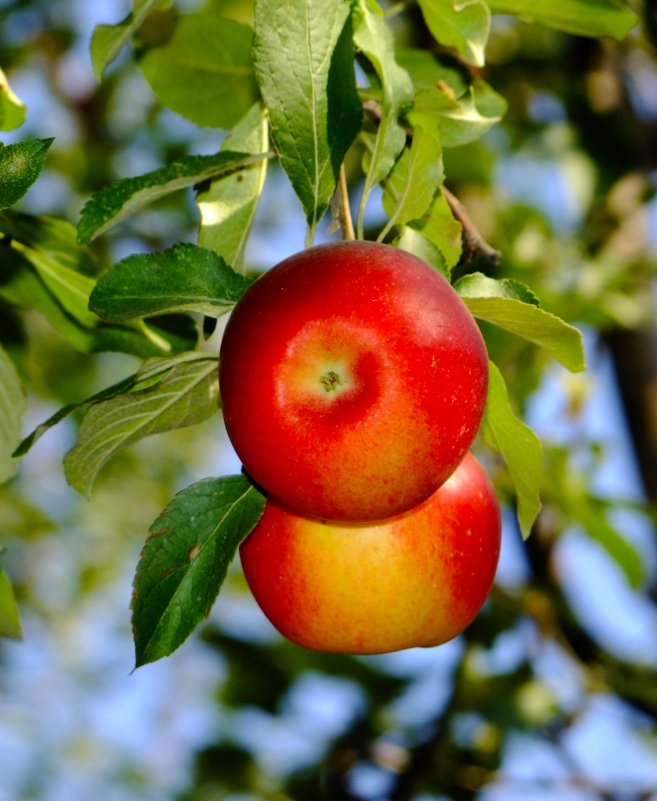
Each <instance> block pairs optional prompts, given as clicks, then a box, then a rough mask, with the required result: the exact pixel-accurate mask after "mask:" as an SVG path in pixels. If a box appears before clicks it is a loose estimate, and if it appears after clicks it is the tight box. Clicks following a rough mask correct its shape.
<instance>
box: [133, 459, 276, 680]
mask: <svg viewBox="0 0 657 801" xmlns="http://www.w3.org/2000/svg"><path fill="white" fill-rule="evenodd" d="M264 506H265V498H264V496H263V495H261V494H260V493H259V492H258V490H256V489H255V487H254V486H253V485H252V484H251V483H250V481H249V480H248V479H247V478H246V477H245V476H243V475H239V476H225V477H223V478H207V479H204V480H202V481H199V482H197V483H196V484H192V485H191V486H189V487H187V488H186V489H184V490H183V491H182V492H180V493H178V495H176V497H175V498H174V499H173V500H172V501H171V503H170V504H169V506H168V507H167V508H166V509H165V510H164V511H163V512H162V514H161V515H160V516H159V517H158V518H157V519H156V520H155V522H154V523H153V524H152V526H151V528H150V531H149V536H148V539H147V540H146V544H145V546H144V550H143V552H142V557H141V560H140V562H139V565H138V567H137V572H136V575H135V580H134V594H133V599H132V624H133V633H134V639H135V651H136V667H139V666H141V665H144V664H146V663H147V662H154V661H155V660H157V659H161V658H162V657H164V656H168V655H169V654H171V653H172V652H173V651H175V650H176V648H178V646H180V645H181V644H182V643H183V642H184V641H185V640H186V639H187V637H188V636H189V635H190V634H191V632H192V631H193V630H194V629H195V628H196V626H198V624H199V623H200V622H201V621H202V620H204V619H205V618H206V617H207V615H208V614H209V612H210V610H211V608H212V606H213V604H214V602H215V600H216V598H217V595H218V593H219V590H220V588H221V585H222V584H223V581H224V579H225V577H226V572H227V570H228V566H229V564H230V563H231V561H232V560H233V558H234V556H235V554H236V552H237V549H238V547H239V545H240V543H241V542H242V541H243V540H244V539H245V538H246V537H247V536H248V534H249V533H250V532H251V531H252V529H253V528H254V526H255V525H256V523H257V522H258V520H259V518H260V516H261V514H262V512H263V509H264Z"/></svg>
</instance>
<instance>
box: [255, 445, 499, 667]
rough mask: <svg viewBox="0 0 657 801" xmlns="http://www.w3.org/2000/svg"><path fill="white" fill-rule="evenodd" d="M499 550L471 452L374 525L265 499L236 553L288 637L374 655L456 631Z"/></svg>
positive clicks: (494, 517) (477, 600)
mask: <svg viewBox="0 0 657 801" xmlns="http://www.w3.org/2000/svg"><path fill="white" fill-rule="evenodd" d="M499 550H500V511H499V506H498V503H497V500H496V498H495V493H494V491H493V487H492V486H491V482H490V480H489V478H488V476H487V474H486V472H485V470H484V469H483V467H482V466H481V465H480V463H479V462H478V461H477V460H476V459H475V458H474V457H473V456H472V455H471V454H468V455H467V456H466V457H465V459H464V460H463V462H462V463H461V464H460V465H459V467H458V469H457V470H456V471H455V472H454V474H453V475H452V476H451V477H450V478H449V479H448V480H447V481H446V482H445V483H444V484H443V485H442V486H441V487H440V489H438V490H437V491H436V492H435V493H434V494H433V495H432V496H431V497H430V498H429V499H428V500H426V501H424V502H423V503H422V504H420V505H419V506H418V507H416V508H415V509H412V510H411V511H410V512H406V513H404V514H400V515H397V516H395V517H393V518H392V519H390V520H386V521H383V522H380V523H375V524H371V525H344V524H335V523H323V522H320V521H318V520H313V519H309V518H304V517H300V516H299V515H296V514H293V513H292V512H289V511H288V510H287V509H285V508H284V507H282V506H280V505H279V504H277V503H275V502H274V501H271V500H269V501H268V502H267V504H266V506H265V511H264V514H263V516H262V518H261V519H260V522H259V523H258V525H257V526H256V528H255V529H254V530H253V532H252V533H251V534H250V535H249V536H248V537H247V539H246V540H245V541H244V542H243V543H242V546H241V548H240V556H241V561H242V567H243V570H244V575H245V577H246V580H247V582H248V584H249V587H250V589H251V591H252V593H253V595H254V597H255V599H256V601H257V602H258V604H259V605H260V607H261V609H262V610H263V612H264V613H265V615H266V616H267V617H268V618H269V620H270V621H271V622H272V623H273V625H274V626H275V627H276V628H277V629H278V630H279V631H280V632H281V633H282V634H283V635H285V636H286V637H287V638H288V639H290V640H292V641H293V642H295V643H297V644H298V645H302V646H305V647H307V648H311V649H315V650H318V651H332V652H335V653H354V654H374V653H384V652H388V651H396V650H400V649H403V648H410V647H413V646H433V645H439V644H441V643H444V642H446V641H447V640H450V639H452V638H453V637H455V636H457V635H458V634H460V633H461V632H462V631H463V630H464V629H465V628H466V627H467V626H468V624H469V623H470V622H471V621H472V620H473V618H474V617H475V616H476V614H477V612H478V611H479V609H480V608H481V606H482V605H483V603H484V601H485V599H486V596H487V595H488V592H489V590H490V587H491V584H492V582H493V579H494V576H495V570H496V567H497V562H498V557H499Z"/></svg>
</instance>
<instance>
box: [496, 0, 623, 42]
mask: <svg viewBox="0 0 657 801" xmlns="http://www.w3.org/2000/svg"><path fill="white" fill-rule="evenodd" d="M488 5H489V6H490V9H491V11H492V12H493V14H516V15H517V16H519V17H521V18H522V19H524V20H527V21H528V22H535V23H538V24H540V25H546V26H547V27H549V28H556V29H557V30H560V31H566V32H567V33H574V34H576V35H577V36H611V37H613V38H614V39H624V38H625V36H627V34H628V32H629V31H630V30H631V29H632V28H633V27H634V26H635V25H636V24H637V22H638V18H637V17H636V15H635V14H634V13H633V12H632V11H630V9H629V8H628V7H627V6H626V5H625V3H622V2H620V0H558V2H554V0H488Z"/></svg>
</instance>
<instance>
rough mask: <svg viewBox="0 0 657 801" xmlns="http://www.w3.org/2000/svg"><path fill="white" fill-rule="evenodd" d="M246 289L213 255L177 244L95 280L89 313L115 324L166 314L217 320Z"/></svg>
mask: <svg viewBox="0 0 657 801" xmlns="http://www.w3.org/2000/svg"><path fill="white" fill-rule="evenodd" d="M250 284H251V281H250V280H248V279H247V278H245V277H244V276H243V275H240V274H239V273H236V272H234V271H233V270H231V268H230V267H229V266H228V265H227V264H226V262H225V261H224V260H223V259H222V258H221V257H220V256H217V254H216V253H215V252H214V251H212V250H207V249H206V248H200V247H198V246H197V245H192V244H189V243H181V244H179V245H174V247H172V248H170V249H169V250H165V251H162V252H160V253H143V254H137V255H134V256H128V257H127V258H125V259H123V261H120V262H118V264H115V265H114V266H113V267H112V268H111V269H110V270H109V271H108V272H107V273H105V275H103V276H101V278H99V279H98V283H97V284H96V287H95V288H94V290H93V292H92V293H91V299H90V304H89V308H91V309H92V310H93V311H95V312H96V313H97V314H98V315H99V316H100V317H103V318H104V319H105V320H109V321H110V322H115V323H116V322H122V321H124V320H130V319H134V318H136V317H150V316H152V315H155V314H165V313H171V312H197V313H199V314H205V315H208V316H210V317H220V316H221V315H222V314H225V313H226V312H227V311H229V310H230V309H231V308H232V307H233V306H234V305H235V303H237V301H238V300H239V299H240V298H241V297H242V295H243V294H244V291H245V290H246V288H247V287H248V286H249V285H250Z"/></svg>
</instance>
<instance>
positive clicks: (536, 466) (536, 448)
mask: <svg viewBox="0 0 657 801" xmlns="http://www.w3.org/2000/svg"><path fill="white" fill-rule="evenodd" d="M481 430H482V434H483V436H484V439H485V440H486V442H487V443H488V444H489V445H490V446H491V447H492V448H495V450H497V451H499V453H501V454H502V456H503V457H504V461H505V462H506V464H507V467H508V469H509V474H510V475H511V479H512V481H513V483H514V485H515V489H516V495H517V498H518V510H517V513H518V523H519V525H520V531H521V532H522V536H523V537H524V538H525V539H526V538H527V537H528V536H529V534H530V532H531V528H532V526H533V524H534V521H535V520H536V517H537V515H538V513H539V511H540V509H541V499H540V489H541V481H542V474H543V446H542V445H541V441H540V439H539V438H538V437H537V436H536V434H535V433H534V432H533V431H532V429H531V428H529V426H528V425H526V424H525V423H523V421H522V420H520V419H519V418H518V417H516V415H515V413H514V411H513V409H512V408H511V404H510V403H509V396H508V393H507V389H506V384H505V383H504V378H503V377H502V374H501V373H500V371H499V370H498V368H497V366H496V365H495V364H493V362H490V363H489V379H488V398H487V401H486V409H485V412H484V419H483V421H482V429H481Z"/></svg>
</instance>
